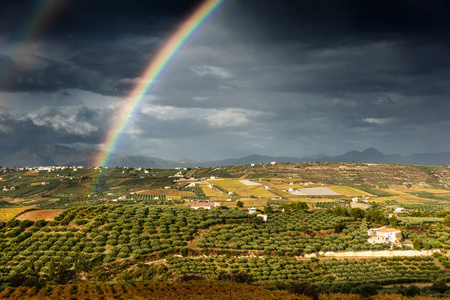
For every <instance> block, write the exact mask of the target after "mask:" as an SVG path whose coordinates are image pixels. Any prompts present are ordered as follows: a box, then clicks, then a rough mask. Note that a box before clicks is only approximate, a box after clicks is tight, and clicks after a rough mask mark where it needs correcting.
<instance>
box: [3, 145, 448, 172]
mask: <svg viewBox="0 0 450 300" xmlns="http://www.w3.org/2000/svg"><path fill="white" fill-rule="evenodd" d="M98 154H99V151H98V150H92V149H82V150H76V149H72V148H69V147H66V146H61V145H47V146H36V147H28V148H24V149H22V150H20V151H19V152H16V153H11V154H3V155H1V154H0V155H1V156H0V165H1V166H7V167H25V166H29V167H33V166H68V165H69V166H83V167H89V166H91V165H92V159H93V157H95V156H97V155H98ZM111 157H112V158H111V163H110V165H111V166H123V167H134V168H137V167H145V168H148V167H150V168H167V169H170V168H176V167H191V168H192V167H219V166H238V165H247V164H260V163H269V162H276V163H289V162H290V163H300V162H317V161H321V162H370V163H387V164H409V165H430V166H441V165H449V164H450V152H442V153H421V154H411V155H407V156H401V155H398V154H392V155H386V154H383V153H381V152H380V151H378V150H377V149H375V148H369V149H366V150H364V151H350V152H347V153H344V154H342V155H338V156H327V155H317V156H306V157H301V158H298V157H286V156H267V155H256V154H255V155H249V156H245V157H241V158H229V159H224V160H213V161H204V162H197V161H192V160H189V159H183V160H180V161H172V160H164V159H160V158H155V157H149V156H143V155H140V156H137V155H118V154H112V155H111Z"/></svg>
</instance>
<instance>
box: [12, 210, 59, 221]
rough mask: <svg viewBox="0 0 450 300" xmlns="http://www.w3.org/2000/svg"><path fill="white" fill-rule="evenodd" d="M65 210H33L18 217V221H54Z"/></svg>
mask: <svg viewBox="0 0 450 300" xmlns="http://www.w3.org/2000/svg"><path fill="white" fill-rule="evenodd" d="M63 211H64V209H40V210H32V211H27V212H24V213H22V214H20V215H19V216H17V217H16V219H17V220H20V221H22V220H30V221H37V220H46V221H52V220H53V219H54V218H55V217H56V216H57V215H59V214H60V213H62V212H63Z"/></svg>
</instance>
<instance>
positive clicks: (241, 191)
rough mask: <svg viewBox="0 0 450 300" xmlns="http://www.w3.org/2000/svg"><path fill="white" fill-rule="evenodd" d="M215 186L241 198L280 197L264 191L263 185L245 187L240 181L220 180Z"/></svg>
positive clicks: (215, 182)
mask: <svg viewBox="0 0 450 300" xmlns="http://www.w3.org/2000/svg"><path fill="white" fill-rule="evenodd" d="M258 183H259V182H258ZM214 184H215V185H217V186H220V187H221V188H224V189H225V190H227V191H229V192H233V193H235V194H237V195H239V196H241V197H250V196H255V197H270V198H272V197H278V196H277V195H275V194H273V193H271V192H269V191H268V190H266V189H264V187H263V186H262V185H245V184H243V183H242V182H240V181H239V180H220V181H219V180H218V181H214Z"/></svg>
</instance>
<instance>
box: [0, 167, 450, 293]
mask: <svg viewBox="0 0 450 300" xmlns="http://www.w3.org/2000/svg"><path fill="white" fill-rule="evenodd" d="M1 172H3V175H2V178H3V180H2V185H3V189H2V190H0V197H1V198H0V216H1V220H0V249H1V254H0V293H1V294H0V295H2V297H4V298H8V297H9V298H14V297H19V298H20V297H24V296H23V295H25V294H26V295H29V296H30V298H31V299H32V297H39V296H38V295H40V294H41V295H42V294H44V293H45V294H46V295H48V297H50V298H51V297H53V296H51V295H56V294H58V293H59V294H60V293H71V294H72V295H75V294H77V293H78V291H79V290H80V289H85V290H86V291H89V293H91V294H95V293H100V290H101V291H102V292H101V293H103V294H104V295H107V294H108V295H109V294H111V295H112V294H114V295H115V294H117V293H118V292H117V291H118V289H119V290H120V289H122V286H123V287H124V289H125V290H127V291H132V290H133V289H134V286H136V285H135V284H136V282H142V284H144V285H142V286H140V288H138V289H137V290H135V291H134V292H133V293H136V294H138V293H140V291H142V290H145V289H146V288H147V286H149V285H153V284H157V283H158V284H169V282H175V283H177V284H182V283H183V282H185V281H189V282H191V283H190V284H192V285H195V282H208V283H207V284H211V285H214V284H215V283H214V282H227V284H230V285H233V284H235V285H236V287H235V288H236V289H239V288H240V287H239V284H247V285H248V286H251V289H254V290H255V293H256V292H257V291H260V289H265V288H267V289H269V290H271V291H273V292H277V293H278V292H279V294H276V293H275V294H276V295H280V296H279V297H280V298H279V299H284V298H282V297H286V299H291V298H292V299H298V298H295V297H300V296H298V295H297V294H293V293H292V286H293V285H294V286H295V285H299V284H300V286H297V287H296V289H298V290H299V291H300V292H299V294H305V295H306V296H307V295H308V293H309V292H307V291H311V289H313V290H314V291H315V294H314V295H316V296H317V297H318V296H319V295H320V293H322V292H327V293H329V292H332V293H356V294H364V293H363V292H362V291H363V290H364V288H366V287H367V286H371V287H373V291H375V292H374V293H377V292H378V293H391V294H395V293H407V292H406V288H405V287H404V286H403V287H402V286H401V285H403V284H425V285H424V286H423V287H422V288H417V289H415V290H414V291H415V292H414V293H413V292H411V293H412V294H408V295H418V294H421V295H441V296H442V295H448V293H450V291H449V292H447V288H446V285H445V283H446V282H448V281H449V280H450V273H449V272H448V268H449V267H450V261H449V258H448V251H450V214H449V215H448V213H447V212H448V211H450V202H449V201H450V190H449V186H450V172H449V169H448V168H447V167H423V166H399V165H378V164H362V163H327V164H324V163H316V164H310V163H306V164H278V165H270V164H263V165H255V166H253V167H251V166H237V167H220V168H196V169H178V170H166V169H150V168H148V169H145V168H120V167H117V168H110V169H106V168H96V169H92V168H91V169H84V168H68V167H67V168H54V169H46V170H39V169H32V168H31V169H24V168H23V169H1ZM418 174H419V175H420V176H419V175H418ZM356 198H357V200H356V201H357V202H356V201H355V199H356ZM198 203H200V204H211V205H214V206H215V207H214V208H213V209H211V210H207V209H198V210H194V209H192V208H190V206H195V205H194V204H198ZM33 209H34V210H33ZM28 210H31V211H29V212H26V211H28ZM249 210H251V211H252V212H253V211H255V213H249ZM258 214H260V215H262V216H265V217H266V218H267V222H264V219H263V217H262V216H257V215H258ZM380 226H388V227H390V228H391V229H393V228H395V229H398V230H399V231H401V236H399V237H398V239H399V241H401V242H398V243H396V244H389V243H387V242H384V243H375V244H372V243H369V242H368V239H369V235H368V229H369V228H377V227H380ZM412 248H414V249H416V250H417V251H420V250H428V249H432V248H434V249H435V251H434V252H436V251H437V253H434V254H433V255H431V254H427V255H421V256H405V257H403V256H395V257H389V256H388V257H381V258H373V257H356V256H355V257H346V258H341V257H338V256H336V257H334V256H333V255H334V254H333V253H343V252H344V251H365V252H367V253H369V252H370V251H380V250H384V251H386V250H391V251H395V250H400V249H402V250H403V251H408V249H411V251H412ZM436 249H437V250H436ZM393 253H394V252H393ZM427 253H428V252H427ZM430 253H432V252H430ZM330 255H331V256H330ZM61 284H63V285H61ZM139 284H140V283H139ZM20 286H22V287H20ZM94 286H95V288H92V287H94ZM132 286H133V287H132ZM29 287H36V289H34V290H33V291H34V292H33V291H31V290H27V288H29ZM66 287H67V289H70V290H66ZM111 287H113V288H111ZM116 287H117V288H116ZM275 287H276V288H275ZM173 288H174V289H183V288H184V287H181V286H177V285H174V286H173ZM212 288H213V287H212ZM218 289H219V290H220V287H218ZM55 290H57V291H58V292H57V293H56V292H54V291H55ZM33 293H34V294H33ZM55 293H56V294H55ZM408 293H409V292H408ZM275 294H274V295H275ZM20 295H21V296H20ZM281 295H282V296H281ZM306 296H301V297H306ZM309 296H312V294H309ZM316 296H314V297H316ZM274 297H275V298H276V297H277V296H274ZM289 297H291V298H289ZM355 297H356V296H355ZM275 298H274V299H275ZM193 299H195V298H193ZM301 299H308V298H301Z"/></svg>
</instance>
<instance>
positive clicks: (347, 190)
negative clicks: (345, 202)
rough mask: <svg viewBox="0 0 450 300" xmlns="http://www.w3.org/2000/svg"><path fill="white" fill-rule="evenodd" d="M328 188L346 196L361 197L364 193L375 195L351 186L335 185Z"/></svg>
mask: <svg viewBox="0 0 450 300" xmlns="http://www.w3.org/2000/svg"><path fill="white" fill-rule="evenodd" d="M328 188H329V189H331V190H333V191H335V192H336V193H339V194H341V195H344V196H346V197H361V196H362V195H364V196H370V197H373V195H372V194H369V193H367V192H364V191H361V190H358V189H356V188H352V187H349V186H341V185H333V186H329V187H328Z"/></svg>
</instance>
